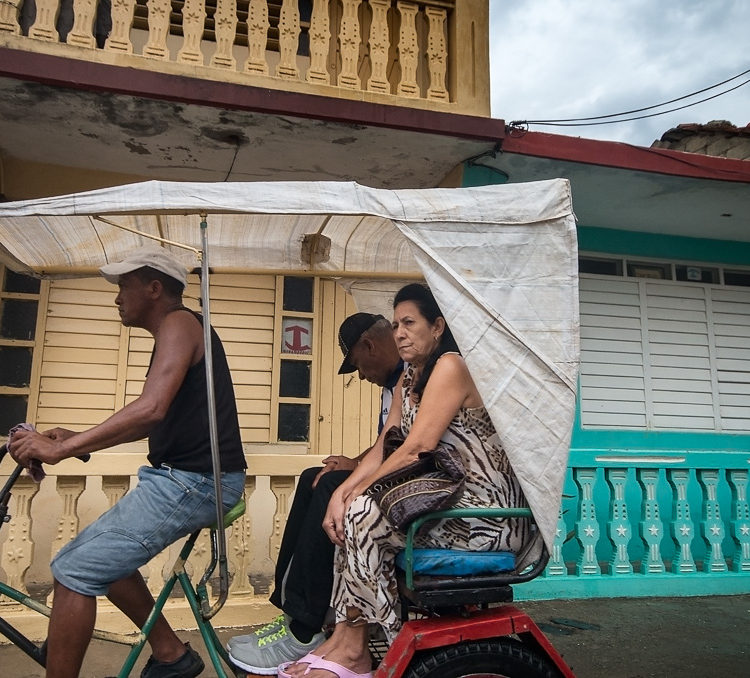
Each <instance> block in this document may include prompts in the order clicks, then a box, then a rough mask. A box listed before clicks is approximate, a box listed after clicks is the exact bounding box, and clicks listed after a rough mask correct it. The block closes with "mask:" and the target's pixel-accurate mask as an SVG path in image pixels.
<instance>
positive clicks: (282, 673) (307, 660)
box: [278, 652, 323, 678]
mask: <svg viewBox="0 0 750 678" xmlns="http://www.w3.org/2000/svg"><path fill="white" fill-rule="evenodd" d="M318 659H323V657H319V656H318V655H317V654H313V653H312V652H308V653H307V654H306V655H305V656H304V657H302V659H297V660H296V661H293V662H284V663H283V664H279V669H278V671H279V672H278V676H279V678H292V674H291V673H287V672H286V669H288V668H289V667H290V666H292V665H293V664H309V665H310V666H312V664H314V663H315V662H316V661H318ZM309 670H310V668H309V666H308V668H307V671H309ZM307 671H305V673H307Z"/></svg>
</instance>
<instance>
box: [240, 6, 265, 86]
mask: <svg viewBox="0 0 750 678" xmlns="http://www.w3.org/2000/svg"><path fill="white" fill-rule="evenodd" d="M267 39H268V5H267V4H266V0H250V5H249V6H248V10H247V48H248V57H247V61H246V62H245V73H259V74H260V75H268V62H267V61H266V41H267Z"/></svg>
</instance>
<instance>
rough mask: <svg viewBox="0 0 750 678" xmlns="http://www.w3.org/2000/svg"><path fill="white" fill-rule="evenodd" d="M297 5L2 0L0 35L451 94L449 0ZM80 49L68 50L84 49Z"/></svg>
mask: <svg viewBox="0 0 750 678" xmlns="http://www.w3.org/2000/svg"><path fill="white" fill-rule="evenodd" d="M301 5H304V3H299V2H298V1H297V0H276V2H269V1H267V0H179V1H178V2H174V3H173V2H172V1H171V0H148V2H145V0H111V2H101V1H99V2H98V1H97V0H72V1H69V0H7V1H3V2H2V3H0V36H2V35H3V34H6V35H7V34H12V35H15V36H19V37H21V38H24V37H25V38H27V39H29V40H35V41H41V42H45V43H63V44H67V45H70V46H73V47H76V48H80V49H83V50H87V51H89V52H90V53H91V54H92V55H93V54H94V53H96V52H100V53H101V52H104V53H116V54H127V55H133V56H136V57H142V58H143V59H144V61H143V62H142V63H141V67H143V68H147V69H148V68H152V67H153V65H154V60H159V61H162V62H173V63H176V64H186V65H188V66H198V67H205V68H207V69H210V70H213V71H216V70H222V71H225V72H226V71H229V72H235V73H238V74H241V75H243V76H247V77H249V78H252V77H253V76H264V77H267V78H273V79H276V80H278V81H283V82H292V81H295V82H299V83H307V84H310V85H314V86H335V87H338V88H342V89H344V90H358V91H364V92H373V93H377V94H387V95H393V96H396V97H399V98H402V99H409V100H416V101H417V102H419V101H425V102H435V103H448V102H451V101H452V100H453V101H454V102H455V99H456V96H455V92H454V93H453V96H452V95H451V92H449V89H448V87H449V82H448V81H449V80H450V78H449V73H448V69H449V64H450V62H451V60H452V59H455V58H456V57H455V46H454V45H451V44H450V36H451V32H450V31H449V24H450V23H451V17H452V14H453V13H454V12H456V11H459V10H460V8H459V7H456V3H455V1H454V0H422V1H420V2H411V1H408V0H311V2H310V3H309V6H308V7H307V11H305V20H303V18H302V16H301V13H300V6H301ZM466 9H467V10H468V9H470V8H469V7H468V6H467V7H466ZM269 10H273V11H269ZM102 33H106V35H102ZM29 49H31V48H29ZM80 49H79V51H77V52H75V53H74V52H71V53H70V56H71V58H78V59H80V58H86V57H85V56H82V53H81V51H80ZM85 53H86V52H83V55H85ZM92 58H93V57H92ZM198 75H199V76H200V75H201V74H200V72H199V73H198ZM204 77H209V75H208V74H204ZM213 77H216V76H213ZM248 84H253V83H252V81H248ZM279 86H281V83H279ZM458 103H459V110H460V102H458ZM417 105H418V104H417Z"/></svg>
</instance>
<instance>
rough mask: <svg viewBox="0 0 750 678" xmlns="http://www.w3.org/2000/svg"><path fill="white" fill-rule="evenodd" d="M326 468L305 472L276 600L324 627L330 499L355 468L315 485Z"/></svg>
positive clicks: (279, 567) (329, 581) (329, 577)
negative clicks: (326, 520)
mask: <svg viewBox="0 0 750 678" xmlns="http://www.w3.org/2000/svg"><path fill="white" fill-rule="evenodd" d="M320 470H321V467H320V466H317V467H314V468H308V469H305V470H304V471H303V472H302V474H301V475H300V478H299V482H298V483H297V489H296V491H295V493H294V501H293V502H292V508H291V509H290V510H289V518H288V519H287V523H286V528H285V529H284V536H283V537H282V539H281V547H280V548H279V558H278V560H277V561H276V573H275V588H274V591H273V594H272V595H271V598H270V600H271V603H273V605H275V606H276V607H278V608H279V609H281V610H283V611H284V612H286V614H288V615H289V616H290V617H291V618H292V619H295V620H297V621H299V622H301V623H302V624H304V625H305V626H308V627H310V628H311V629H320V628H321V627H322V626H323V622H324V620H325V617H326V613H327V612H328V608H329V607H330V605H331V591H332V589H333V553H334V545H333V543H332V542H331V540H330V539H329V538H328V535H327V534H326V533H325V532H324V531H323V518H324V517H325V514H326V510H327V508H328V501H329V500H330V498H331V495H332V494H333V493H334V491H335V490H336V488H337V487H338V486H339V485H341V483H343V482H344V481H345V480H346V479H347V478H348V477H349V476H350V475H351V471H329V472H328V473H324V474H323V475H322V476H321V477H320V480H319V481H318V484H317V485H316V486H315V488H314V489H313V486H312V483H313V480H314V479H315V476H316V475H317V474H318V473H319V472H320Z"/></svg>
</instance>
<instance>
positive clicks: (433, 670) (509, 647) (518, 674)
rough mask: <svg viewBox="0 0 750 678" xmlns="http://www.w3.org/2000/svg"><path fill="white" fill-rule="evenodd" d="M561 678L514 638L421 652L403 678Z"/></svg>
mask: <svg viewBox="0 0 750 678" xmlns="http://www.w3.org/2000/svg"><path fill="white" fill-rule="evenodd" d="M427 676H429V678H471V677H472V676H477V677H478V676H482V678H488V677H490V676H491V677H492V678H559V676H560V673H559V671H558V670H557V668H556V667H555V666H553V664H552V662H551V661H550V660H549V659H548V658H547V657H545V656H544V655H543V654H541V653H540V652H539V651H537V650H534V649H532V648H529V647H527V646H526V645H524V644H523V643H521V642H520V641H518V640H515V639H514V638H507V637H506V638H491V639H488V640H470V641H466V642H464V643H459V644H458V645H450V646H448V647H441V648H438V649H437V650H429V651H427V652H420V653H419V654H418V655H416V656H415V657H414V659H412V661H411V663H410V664H409V666H408V667H407V669H406V671H405V672H404V675H403V678H426V677H427Z"/></svg>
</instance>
